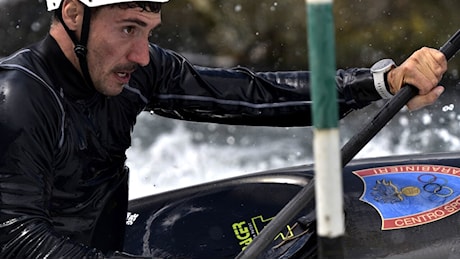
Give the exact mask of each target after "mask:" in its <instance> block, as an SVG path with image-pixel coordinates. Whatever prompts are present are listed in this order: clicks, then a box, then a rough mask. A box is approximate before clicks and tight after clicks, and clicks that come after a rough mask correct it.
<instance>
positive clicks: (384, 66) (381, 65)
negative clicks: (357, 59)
mask: <svg viewBox="0 0 460 260" xmlns="http://www.w3.org/2000/svg"><path fill="white" fill-rule="evenodd" d="M393 65H395V63H394V61H393V60H392V59H383V60H380V61H378V62H377V63H375V64H374V65H373V66H372V67H371V71H372V72H382V71H386V70H388V69H389V68H391V67H392V66H393Z"/></svg>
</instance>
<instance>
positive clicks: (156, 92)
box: [0, 35, 380, 258]
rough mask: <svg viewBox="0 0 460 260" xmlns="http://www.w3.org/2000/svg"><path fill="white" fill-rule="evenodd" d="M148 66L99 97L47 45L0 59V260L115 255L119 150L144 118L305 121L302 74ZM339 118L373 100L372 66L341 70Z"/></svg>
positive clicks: (171, 56)
mask: <svg viewBox="0 0 460 260" xmlns="http://www.w3.org/2000/svg"><path fill="white" fill-rule="evenodd" d="M150 60H151V62H150V64H149V65H148V66H146V67H142V68H139V69H138V70H137V71H136V72H135V73H134V74H133V75H132V78H131V81H130V83H129V85H127V86H125V87H124V90H123V91H122V93H121V94H120V95H118V96H115V97H107V96H104V95H102V94H100V93H98V92H96V91H95V90H94V89H91V88H90V87H88V86H87V85H86V84H85V81H84V79H83V77H82V76H81V74H79V73H78V71H77V70H76V69H75V68H74V67H73V66H72V64H71V63H70V61H68V60H67V59H66V57H65V56H64V54H63V53H62V51H61V50H60V48H59V46H58V44H57V43H56V41H55V40H54V39H53V38H52V37H51V36H49V35H48V36H47V37H45V39H44V40H42V41H41V42H38V43H36V44H34V45H32V46H30V47H28V48H24V49H21V50H19V51H17V52H16V53H14V54H13V55H11V56H9V57H6V58H3V59H1V60H0V138H1V139H0V257H1V258H13V257H14V258H44V257H46V258H63V257H71V258H86V257H89V258H91V257H107V256H108V255H109V254H110V252H114V251H117V250H122V248H123V240H124V226H125V219H126V210H127V200H128V168H127V167H126V166H125V160H126V156H125V151H126V150H127V149H128V148H129V146H130V144H131V137H130V135H131V132H132V129H133V126H134V124H135V122H136V117H137V116H138V115H139V113H141V112H142V111H149V112H152V111H153V112H154V113H156V114H159V115H163V116H167V117H172V118H178V119H183V120H193V121H207V122H217V123H225V124H241V125H266V126H308V125H309V124H310V119H309V117H310V114H311V113H310V109H311V101H310V91H309V73H308V72H300V71H292V72H267V73H254V72H251V71H249V70H248V69H245V68H241V67H238V68H234V69H215V68H204V67H198V66H194V65H192V64H191V63H189V62H188V61H187V60H186V59H184V58H183V57H182V56H180V55H178V54H177V53H174V52H172V51H169V50H165V49H162V48H160V47H158V46H156V45H153V44H152V45H151V46H150ZM336 81H337V91H338V96H339V103H340V116H341V117H343V116H345V115H346V114H347V113H348V112H350V111H352V110H354V109H357V108H361V107H364V106H366V105H368V104H369V103H370V102H372V101H374V100H377V99H380V96H379V94H378V93H377V92H376V90H375V88H374V84H373V78H372V75H371V73H370V71H369V69H359V68H354V69H348V70H338V71H337V76H336Z"/></svg>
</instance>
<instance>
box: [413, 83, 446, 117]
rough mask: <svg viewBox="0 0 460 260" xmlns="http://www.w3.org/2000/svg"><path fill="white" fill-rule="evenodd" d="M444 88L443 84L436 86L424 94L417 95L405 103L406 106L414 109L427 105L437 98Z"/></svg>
mask: <svg viewBox="0 0 460 260" xmlns="http://www.w3.org/2000/svg"><path fill="white" fill-rule="evenodd" d="M444 90H445V88H444V87H443V86H437V87H436V88H433V89H432V90H431V91H430V92H428V94H426V95H418V96H416V97H414V98H413V99H411V100H410V101H409V102H408V103H407V108H408V109H409V110H410V111H414V110H418V109H420V108H422V107H425V106H429V105H431V104H433V103H434V102H436V100H438V98H439V96H441V94H442V93H443V92H444Z"/></svg>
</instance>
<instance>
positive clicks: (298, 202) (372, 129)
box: [236, 30, 460, 259]
mask: <svg viewBox="0 0 460 260" xmlns="http://www.w3.org/2000/svg"><path fill="white" fill-rule="evenodd" d="M459 49H460V30H458V31H457V32H456V33H455V34H454V35H453V36H452V37H451V38H450V39H449V40H448V41H447V42H446V43H445V44H444V45H443V46H442V47H441V48H440V51H441V52H442V53H444V55H445V56H446V58H447V59H448V60H449V59H450V58H452V56H454V55H455V53H456V52H457V51H458V50H459ZM417 93H418V91H417V88H415V87H414V86H410V85H405V86H403V87H402V88H401V90H400V91H399V92H398V93H397V94H396V95H395V96H394V97H393V98H392V99H391V100H390V101H389V102H387V103H386V104H385V106H384V107H383V108H382V109H381V110H380V111H379V113H378V114H377V115H375V117H374V119H373V120H372V121H371V122H370V123H369V124H368V125H367V126H366V127H365V128H364V129H363V130H361V131H360V132H359V133H358V134H356V135H354V136H353V137H352V138H351V139H350V140H349V141H348V142H347V143H346V144H345V145H344V147H343V148H342V164H343V166H345V165H346V164H347V163H349V162H350V161H351V159H353V157H354V156H355V155H356V154H357V153H358V152H359V151H360V150H361V148H363V147H364V146H365V145H366V143H368V142H369V141H370V140H371V139H372V138H373V137H374V136H375V135H376V134H377V133H378V132H379V130H380V129H382V128H383V127H384V126H385V125H386V124H387V123H388V121H390V120H391V118H393V116H394V115H395V114H396V113H398V111H399V110H401V108H402V107H403V106H404V105H405V104H407V102H408V101H409V100H410V99H411V98H413V97H414V96H416V95H417ZM314 179H315V178H312V179H311V181H310V182H309V183H307V185H306V186H305V187H303V188H302V189H301V190H300V191H299V192H298V193H297V195H295V196H294V198H292V199H291V200H290V201H289V202H288V204H286V206H285V207H284V208H283V209H281V211H280V212H278V214H277V215H276V216H275V218H273V219H272V220H271V221H270V222H269V223H268V224H267V226H265V228H263V229H262V231H261V232H260V234H259V235H258V236H256V237H255V238H254V240H253V241H252V242H251V243H250V244H249V245H248V246H247V247H246V249H245V250H243V251H241V252H240V254H238V255H237V256H236V258H250V259H253V258H257V257H258V256H259V255H260V253H261V252H262V251H264V250H265V249H266V248H267V247H268V245H269V244H270V243H271V242H273V239H274V237H275V236H276V235H277V234H278V233H279V230H281V229H282V228H283V226H285V225H286V223H288V222H289V221H291V220H292V219H293V218H294V217H295V216H297V214H298V213H299V212H300V211H301V210H302V209H303V207H304V206H305V205H307V203H308V202H309V201H311V200H312V199H313V198H314V183H315V181H314Z"/></svg>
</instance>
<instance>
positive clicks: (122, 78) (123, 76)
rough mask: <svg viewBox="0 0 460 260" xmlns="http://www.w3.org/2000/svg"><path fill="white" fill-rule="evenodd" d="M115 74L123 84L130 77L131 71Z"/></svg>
mask: <svg viewBox="0 0 460 260" xmlns="http://www.w3.org/2000/svg"><path fill="white" fill-rule="evenodd" d="M116 75H117V77H118V79H119V80H120V81H121V82H122V83H123V84H127V83H128V82H129V79H130V77H131V73H129V72H117V73H116Z"/></svg>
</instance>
